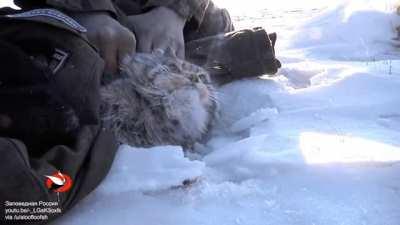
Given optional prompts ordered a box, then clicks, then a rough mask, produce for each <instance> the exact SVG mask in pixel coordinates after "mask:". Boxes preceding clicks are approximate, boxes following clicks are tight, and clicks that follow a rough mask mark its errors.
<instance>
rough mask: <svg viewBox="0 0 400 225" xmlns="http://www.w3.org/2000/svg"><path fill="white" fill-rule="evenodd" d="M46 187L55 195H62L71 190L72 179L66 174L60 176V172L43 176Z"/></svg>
mask: <svg viewBox="0 0 400 225" xmlns="http://www.w3.org/2000/svg"><path fill="white" fill-rule="evenodd" d="M45 177H47V179H46V187H47V188H48V189H49V190H50V191H53V192H55V193H64V192H67V191H69V190H70V189H71V188H72V179H71V177H70V176H68V175H66V174H62V173H61V172H60V171H58V172H56V173H54V174H53V175H51V176H45Z"/></svg>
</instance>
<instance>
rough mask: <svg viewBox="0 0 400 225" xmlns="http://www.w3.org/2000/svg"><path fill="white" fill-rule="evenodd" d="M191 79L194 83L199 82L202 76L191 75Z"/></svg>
mask: <svg viewBox="0 0 400 225" xmlns="http://www.w3.org/2000/svg"><path fill="white" fill-rule="evenodd" d="M190 80H191V81H192V82H194V83H199V82H200V77H199V76H198V75H192V76H191V77H190Z"/></svg>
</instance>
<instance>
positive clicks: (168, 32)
mask: <svg viewBox="0 0 400 225" xmlns="http://www.w3.org/2000/svg"><path fill="white" fill-rule="evenodd" d="M185 22H186V21H185V19H184V18H183V17H181V16H179V15H178V14H177V13H175V12H174V11H173V10H171V9H168V8H166V7H157V8H155V9H153V10H151V11H149V12H147V13H144V14H140V15H134V16H128V27H129V29H131V30H132V31H133V32H134V33H135V35H136V37H137V40H138V46H137V51H138V52H146V53H150V52H152V51H154V50H156V49H162V50H167V49H168V48H170V49H171V50H172V52H173V53H174V54H175V55H176V56H177V57H179V58H182V59H184V58H185V42H184V37H183V28H184V26H185Z"/></svg>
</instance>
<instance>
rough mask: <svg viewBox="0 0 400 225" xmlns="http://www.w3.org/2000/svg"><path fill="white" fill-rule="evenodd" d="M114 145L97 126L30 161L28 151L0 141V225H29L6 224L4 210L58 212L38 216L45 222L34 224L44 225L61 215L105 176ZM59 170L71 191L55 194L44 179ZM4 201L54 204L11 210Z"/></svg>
mask: <svg viewBox="0 0 400 225" xmlns="http://www.w3.org/2000/svg"><path fill="white" fill-rule="evenodd" d="M116 149H117V145H116V142H115V139H114V137H113V135H111V134H109V133H108V132H105V131H103V130H102V129H100V128H99V127H97V126H92V127H84V128H82V130H81V131H80V132H79V134H78V135H77V138H76V141H75V144H74V145H73V146H72V147H71V148H69V147H67V146H63V145H60V146H55V147H53V148H51V149H49V150H48V151H47V152H46V153H45V154H44V155H43V156H41V157H37V158H32V157H30V156H29V149H27V148H26V146H25V145H24V144H23V143H22V142H20V141H18V140H14V139H9V138H0V156H1V158H0V205H1V206H0V216H1V217H0V224H33V222H35V221H32V220H29V221H25V220H19V221H16V220H14V221H8V220H6V218H5V214H6V215H11V216H14V214H9V213H8V214H7V213H5V212H6V211H5V210H6V209H12V208H18V209H21V208H30V209H32V210H33V208H52V209H57V208H60V209H61V211H62V212H61V213H40V214H42V215H47V216H48V220H41V221H36V222H39V223H38V224H45V223H47V222H49V220H53V219H55V218H56V217H58V216H61V215H62V214H63V213H65V212H66V211H67V210H69V209H70V208H71V207H72V206H74V205H75V204H76V203H77V202H78V201H79V200H81V199H82V198H84V197H85V196H86V195H88V194H89V193H90V192H91V191H92V190H94V189H95V188H96V187H97V186H98V185H99V183H100V182H101V180H102V179H103V178H104V177H105V176H106V174H107V173H108V170H109V168H110V167H111V164H112V162H113V159H114V155H115V153H116ZM57 171H61V172H62V173H63V174H66V175H68V176H70V177H71V178H72V188H71V189H70V190H69V191H67V192H65V193H59V194H57V193H56V192H54V191H53V190H51V189H49V188H47V186H46V183H45V182H46V179H47V178H46V177H45V176H47V175H53V174H55V173H56V172H57ZM7 201H8V202H40V201H43V202H57V203H58V204H59V205H58V206H52V207H42V206H39V207H11V206H7ZM30 214H31V213H16V214H15V215H30Z"/></svg>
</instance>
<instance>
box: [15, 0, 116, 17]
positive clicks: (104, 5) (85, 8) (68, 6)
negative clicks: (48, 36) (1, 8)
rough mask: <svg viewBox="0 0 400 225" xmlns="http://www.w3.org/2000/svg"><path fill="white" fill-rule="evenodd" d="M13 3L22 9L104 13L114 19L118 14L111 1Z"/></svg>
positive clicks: (22, 0)
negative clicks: (45, 8)
mask: <svg viewBox="0 0 400 225" xmlns="http://www.w3.org/2000/svg"><path fill="white" fill-rule="evenodd" d="M14 3H15V4H16V5H17V6H20V7H21V8H23V9H30V8H35V7H53V8H57V9H60V10H65V11H72V12H92V11H106V12H109V13H111V14H112V15H113V16H114V17H116V16H117V14H118V12H117V9H116V8H115V7H114V1H113V0H14Z"/></svg>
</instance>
